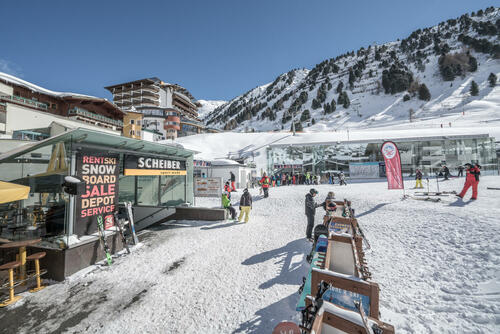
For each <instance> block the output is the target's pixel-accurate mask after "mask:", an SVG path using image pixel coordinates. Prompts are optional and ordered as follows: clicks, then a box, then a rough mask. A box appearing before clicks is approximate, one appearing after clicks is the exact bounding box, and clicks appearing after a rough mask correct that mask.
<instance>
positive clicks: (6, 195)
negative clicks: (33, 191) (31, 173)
mask: <svg viewBox="0 0 500 334" xmlns="http://www.w3.org/2000/svg"><path fill="white" fill-rule="evenodd" d="M29 193H30V187H27V186H21V185H19V184H15V183H10V182H3V181H0V204H2V203H8V202H14V201H20V200H22V199H26V198H28V195H29Z"/></svg>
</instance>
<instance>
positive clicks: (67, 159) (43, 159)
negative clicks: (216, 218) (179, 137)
mask: <svg viewBox="0 0 500 334" xmlns="http://www.w3.org/2000/svg"><path fill="white" fill-rule="evenodd" d="M66 176H76V179H77V180H81V181H83V182H84V183H85V184H81V185H80V187H79V188H80V191H79V192H78V193H77V194H76V195H69V194H68V188H67V187H68V184H67V183H66V184H65V185H66V187H65V186H64V185H63V184H64V183H65V182H67V181H68V178H65V177H66ZM0 180H1V181H3V182H1V183H2V184H5V185H11V187H12V189H15V188H16V187H22V186H24V188H26V189H27V190H28V187H29V191H27V192H26V198H24V199H22V200H19V199H18V198H12V197H10V198H11V199H12V200H9V196H7V195H6V194H13V192H12V191H10V192H8V189H6V191H4V190H3V189H2V192H0V195H1V196H0V197H1V198H2V199H3V200H2V201H0V238H1V239H0V241H1V242H3V243H7V242H9V241H23V240H35V241H36V240H38V241H37V242H36V244H33V245H31V246H30V247H31V248H34V249H36V250H38V251H43V252H46V254H47V255H46V257H45V258H43V259H42V260H41V267H42V268H45V269H47V270H48V273H47V276H44V277H45V278H52V279H55V280H64V278H65V277H67V276H69V275H71V274H73V273H75V272H76V271H78V270H80V269H82V268H85V267H87V266H89V265H91V264H93V263H95V262H96V260H100V259H102V258H104V253H103V250H102V249H101V247H99V242H100V239H99V233H98V227H97V217H101V219H103V221H104V224H103V225H104V228H105V230H106V232H105V234H106V238H107V240H108V245H110V248H111V252H112V253H114V252H117V251H119V250H121V249H122V248H123V244H122V241H121V237H120V236H119V233H118V229H117V226H115V222H114V219H113V212H115V211H119V218H120V219H121V218H124V219H126V218H127V217H128V216H127V210H125V204H126V203H130V204H131V207H132V212H133V220H134V221H135V229H136V231H139V230H141V229H144V228H145V227H147V226H149V225H151V224H154V223H157V222H159V221H163V220H167V219H168V218H167V217H171V216H172V215H174V214H175V213H176V208H179V207H187V206H190V205H191V203H193V200H194V198H193V152H192V151H190V150H186V149H184V148H183V147H182V146H181V145H178V144H158V143H153V142H148V141H143V140H138V139H132V138H127V137H122V136H118V135H113V134H107V133H103V132H98V131H93V130H87V129H82V128H79V129H76V130H73V131H70V132H66V133H63V134H60V135H57V136H54V137H51V138H48V139H45V140H42V141H38V142H30V143H29V144H26V145H23V146H21V147H18V148H15V149H13V150H11V151H9V152H6V153H4V154H2V155H0ZM1 242H0V244H1ZM11 255H12V254H11ZM8 256H9V255H8V254H6V253H5V252H3V249H2V248H1V245H0V262H5V261H6V260H8V258H7V257H8ZM0 264H1V263H0Z"/></svg>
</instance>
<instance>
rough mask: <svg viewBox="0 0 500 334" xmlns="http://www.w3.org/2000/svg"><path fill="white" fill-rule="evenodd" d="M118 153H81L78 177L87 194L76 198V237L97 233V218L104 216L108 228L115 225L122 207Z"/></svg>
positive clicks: (77, 157)
mask: <svg viewBox="0 0 500 334" xmlns="http://www.w3.org/2000/svg"><path fill="white" fill-rule="evenodd" d="M119 160H120V156H119V155H118V154H102V153H90V152H79V153H77V155H76V174H77V176H79V177H81V178H82V179H83V180H84V181H85V183H86V190H85V193H84V194H82V195H78V196H76V214H75V216H76V217H75V228H74V231H75V234H77V235H86V234H92V233H94V232H96V231H97V216H102V217H103V218H104V221H105V228H106V229H108V228H110V227H112V226H113V212H114V211H115V210H116V205H117V204H118V175H119V173H120V169H119V167H118V163H119Z"/></svg>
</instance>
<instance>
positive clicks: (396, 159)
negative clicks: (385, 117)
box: [381, 141, 405, 189]
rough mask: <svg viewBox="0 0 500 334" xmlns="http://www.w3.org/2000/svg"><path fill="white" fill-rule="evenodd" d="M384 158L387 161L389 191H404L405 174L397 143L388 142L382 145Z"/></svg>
mask: <svg viewBox="0 0 500 334" xmlns="http://www.w3.org/2000/svg"><path fill="white" fill-rule="evenodd" d="M381 152H382V156H383V157H384V160H385V174H386V175H387V185H388V188H389V189H404V187H405V186H404V182H403V173H402V171H401V157H400V156H399V150H398V147H397V146H396V144H395V143H393V142H392V141H386V142H385V143H383V144H382V148H381Z"/></svg>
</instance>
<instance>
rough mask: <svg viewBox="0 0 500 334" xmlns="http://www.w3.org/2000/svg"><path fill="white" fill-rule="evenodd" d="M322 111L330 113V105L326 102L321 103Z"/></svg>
mask: <svg viewBox="0 0 500 334" xmlns="http://www.w3.org/2000/svg"><path fill="white" fill-rule="evenodd" d="M323 112H324V114H325V115H326V114H329V113H330V105H329V104H328V103H325V104H324V105H323Z"/></svg>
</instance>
